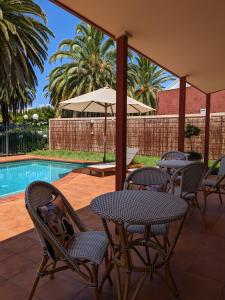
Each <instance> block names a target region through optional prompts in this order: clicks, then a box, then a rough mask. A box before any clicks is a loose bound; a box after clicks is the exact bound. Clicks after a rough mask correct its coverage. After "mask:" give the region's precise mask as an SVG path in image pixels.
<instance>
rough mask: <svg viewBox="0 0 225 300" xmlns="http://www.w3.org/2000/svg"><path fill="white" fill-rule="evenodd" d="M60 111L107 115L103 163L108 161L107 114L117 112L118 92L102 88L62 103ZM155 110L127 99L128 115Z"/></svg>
mask: <svg viewBox="0 0 225 300" xmlns="http://www.w3.org/2000/svg"><path fill="white" fill-rule="evenodd" d="M60 109H68V110H74V111H79V112H96V113H104V114H105V124H104V138H103V144H104V145H103V146H104V155H103V162H105V161H106V131H107V114H108V113H112V114H114V113H115V112H116V91H115V90H113V89H110V88H107V87H105V88H101V89H99V90H96V91H93V92H90V93H87V94H84V95H81V96H77V97H75V98H72V99H69V100H66V101H63V102H61V103H60ZM153 110H154V109H153V108H152V107H150V106H147V105H145V104H143V103H141V102H139V101H137V100H134V99H132V98H130V97H127V113H128V114H132V113H139V114H140V113H146V112H149V111H153Z"/></svg>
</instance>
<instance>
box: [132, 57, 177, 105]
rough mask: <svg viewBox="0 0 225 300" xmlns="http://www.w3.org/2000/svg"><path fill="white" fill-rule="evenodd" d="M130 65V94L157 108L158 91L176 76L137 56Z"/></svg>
mask: <svg viewBox="0 0 225 300" xmlns="http://www.w3.org/2000/svg"><path fill="white" fill-rule="evenodd" d="M135 60H136V61H135V62H134V63H133V64H132V66H131V67H130V78H131V79H132V80H131V84H130V85H129V95H130V96H132V97H134V98H135V99H137V100H139V101H141V102H143V103H144V104H146V105H149V106H151V107H153V108H155V109H156V110H157V92H158V91H160V90H162V89H163V88H164V86H165V83H167V82H168V81H171V80H174V79H175V78H174V77H173V76H171V75H170V74H168V73H167V72H166V71H165V70H163V69H162V68H160V67H159V66H157V65H156V64H154V63H152V62H151V61H150V60H149V59H146V58H144V57H142V56H136V57H135Z"/></svg>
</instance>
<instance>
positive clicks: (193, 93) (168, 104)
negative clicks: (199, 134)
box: [157, 87, 225, 115]
mask: <svg viewBox="0 0 225 300" xmlns="http://www.w3.org/2000/svg"><path fill="white" fill-rule="evenodd" d="M178 107H179V89H173V90H165V91H161V92H159V93H158V111H157V114H158V115H170V114H171V115H172V114H178ZM201 108H205V94H203V93H202V92H200V91H199V90H197V89H195V88H194V87H187V88H186V113H187V114H198V113H200V109H201ZM211 112H212V113H217V112H225V90H224V91H221V92H217V93H214V94H212V96H211Z"/></svg>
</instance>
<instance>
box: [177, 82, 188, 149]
mask: <svg viewBox="0 0 225 300" xmlns="http://www.w3.org/2000/svg"><path fill="white" fill-rule="evenodd" d="M185 104H186V76H183V77H181V78H180V94H179V124H178V126H179V127H178V150H179V151H182V152H183V151H184V133H185V106H186V105H185Z"/></svg>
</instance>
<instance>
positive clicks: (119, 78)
mask: <svg viewBox="0 0 225 300" xmlns="http://www.w3.org/2000/svg"><path fill="white" fill-rule="evenodd" d="M116 43H117V54H116V55H117V57H116V190H117V191H119V190H122V189H123V184H124V180H125V177H126V146H127V145H126V142H127V52H128V36H127V35H126V34H124V35H121V36H119V37H118V38H117V39H116Z"/></svg>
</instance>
